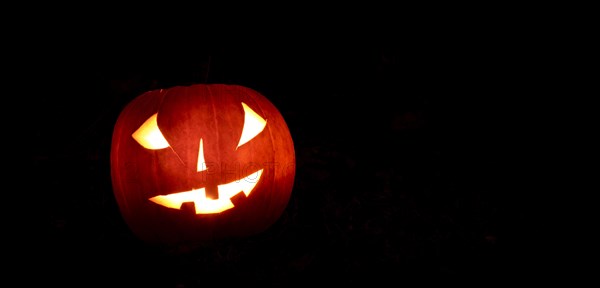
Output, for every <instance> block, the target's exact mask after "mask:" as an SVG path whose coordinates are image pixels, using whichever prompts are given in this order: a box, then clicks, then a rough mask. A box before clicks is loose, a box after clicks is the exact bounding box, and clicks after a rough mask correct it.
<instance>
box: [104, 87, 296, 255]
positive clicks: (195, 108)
mask: <svg viewBox="0 0 600 288" xmlns="http://www.w3.org/2000/svg"><path fill="white" fill-rule="evenodd" d="M110 165H111V178H112V184H113V192H114V195H115V197H116V200H117V203H118V205H119V209H120V211H121V214H122V216H123V218H124V220H125V221H126V223H127V224H128V226H129V227H130V228H131V230H132V231H133V232H134V234H135V235H137V236H138V237H139V238H141V239H142V240H144V241H147V242H149V243H152V244H178V243H185V242H197V241H205V240H216V239H222V238H229V237H245V236H249V235H253V234H257V233H259V232H262V231H264V230H266V229H267V228H268V227H269V226H271V225H272V224H273V223H274V222H275V221H276V220H277V219H278V218H279V217H280V216H281V214H282V213H283V211H284V209H285V208H286V206H287V203H288V201H289V198H290V196H291V191H292V186H293V182H294V175H295V154H294V145H293V141H292V137H291V135H290V132H289V129H288V126H287V124H286V123H285V121H284V119H283V117H282V115H281V114H280V112H279V111H278V110H277V108H276V107H275V106H274V105H273V104H272V103H271V102H270V101H269V100H268V99H267V98H266V97H264V96H263V95H261V94H260V93H258V92H256V91H254V90H252V89H249V88H246V87H243V86H238V85H225V84H196V85H190V86H177V87H172V88H169V89H160V90H154V91H149V92H146V93H143V94H142V95H140V96H138V97H137V98H135V99H134V100H133V101H131V102H130V103H129V104H128V105H127V106H125V108H124V109H123V111H121V113H120V115H119V117H118V119H117V121H116V123H115V127H114V131H113V138H112V143H111V163H110Z"/></svg>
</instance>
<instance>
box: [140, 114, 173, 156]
mask: <svg viewBox="0 0 600 288" xmlns="http://www.w3.org/2000/svg"><path fill="white" fill-rule="evenodd" d="M157 116H158V113H155V114H154V115H152V116H150V118H148V120H146V121H145V122H144V124H142V125H141V126H140V128H138V129H137V130H135V132H133V134H131V136H132V137H133V139H135V141H137V142H138V143H140V145H142V146H143V147H144V148H146V149H152V150H158V149H163V148H167V147H169V142H167V139H165V136H163V134H162V133H161V132H160V129H158V123H157V122H156V118H157Z"/></svg>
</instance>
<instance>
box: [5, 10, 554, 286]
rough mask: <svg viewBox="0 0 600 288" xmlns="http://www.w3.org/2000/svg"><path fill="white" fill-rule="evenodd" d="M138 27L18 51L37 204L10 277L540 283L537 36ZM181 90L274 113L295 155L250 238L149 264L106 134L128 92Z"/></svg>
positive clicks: (410, 26) (481, 27) (51, 35)
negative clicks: (212, 86) (217, 92)
mask: <svg viewBox="0 0 600 288" xmlns="http://www.w3.org/2000/svg"><path fill="white" fill-rule="evenodd" d="M440 15H441V14H440ZM125 16H127V15H125ZM141 16H143V15H138V17H137V18H135V19H136V21H133V20H132V21H131V23H133V24H131V23H129V24H128V25H126V26H125V25H116V24H114V23H112V22H111V21H106V22H102V24H99V23H95V24H94V25H86V26H85V29H84V30H83V31H85V33H81V32H80V31H81V30H79V29H78V28H76V27H75V26H76V23H74V21H65V22H60V21H57V22H59V23H60V24H54V25H50V26H47V27H44V26H43V25H40V26H39V27H37V30H36V31H35V32H36V33H35V34H34V35H33V36H30V39H29V41H31V42H29V43H30V45H28V47H30V48H31V50H30V52H28V53H26V54H27V56H25V57H23V58H22V59H26V63H29V65H26V66H27V68H26V69H23V68H21V69H23V71H19V73H21V74H23V75H24V76H25V77H24V78H25V79H27V80H28V82H35V83H36V84H37V85H35V87H32V86H27V85H20V86H19V88H20V89H19V91H21V93H25V94H27V93H32V94H33V91H34V90H33V89H35V94H36V96H37V97H35V102H36V105H33V106H31V105H28V106H26V107H33V108H29V109H27V110H26V111H25V112H26V113H29V115H35V118H34V119H35V121H34V122H32V123H34V124H35V125H32V126H30V127H31V129H30V130H28V135H26V136H28V137H33V140H34V141H30V142H29V141H28V143H31V147H29V146H27V147H29V148H30V150H29V151H31V153H30V154H29V155H31V157H30V160H31V161H30V163H28V164H27V165H28V166H29V167H33V170H34V171H35V172H36V175H35V180H34V181H31V180H29V181H28V180H24V181H25V183H26V184H27V185H28V186H29V187H33V189H32V191H34V196H35V199H33V197H31V198H30V197H27V198H28V199H29V201H26V202H25V204H24V205H25V206H27V207H35V208H32V209H35V213H33V215H35V216H33V218H34V222H33V224H32V226H30V227H33V228H31V229H29V228H27V229H25V230H26V231H24V232H26V233H24V234H17V235H21V236H17V237H15V238H17V241H19V242H22V243H26V249H25V250H27V251H33V253H30V254H29V253H28V254H26V255H27V256H23V257H27V260H25V261H22V262H20V264H22V265H23V267H25V268H26V269H36V270H37V269H39V271H43V272H44V273H45V274H44V275H45V276H44V278H43V279H22V281H25V282H27V281H32V280H39V281H41V282H44V283H57V284H73V285H77V286H82V287H86V286H89V285H92V284H102V285H103V286H110V287H114V286H115V285H120V284H124V285H132V286H139V287H202V286H205V285H206V284H205V283H206V282H210V283H219V282H218V281H224V283H226V284H236V285H245V284H262V285H265V286H305V285H316V284H317V283H331V284H336V285H362V284H368V283H371V281H379V282H382V283H383V282H389V283H402V282H403V281H409V280H414V279H418V280H420V281H429V280H431V279H433V280H439V279H453V278H459V279H462V280H475V281H476V282H478V281H479V280H477V279H487V281H492V282H497V281H504V280H509V281H511V280H512V279H517V278H518V277H528V276H532V275H537V274H536V273H534V270H535V269H532V267H539V266H536V265H538V264H539V263H540V262H543V260H544V259H546V258H545V257H548V258H549V256H547V255H546V254H545V253H544V251H545V248H546V246H544V244H541V243H540V242H543V240H540V239H534V238H532V236H533V235H534V234H536V232H537V231H538V230H540V229H541V227H542V226H543V225H546V224H544V223H540V222H536V221H535V220H531V218H528V217H526V214H528V213H529V212H530V211H531V210H532V206H538V205H540V204H536V202H535V201H539V199H538V198H536V197H538V196H539V195H538V192H537V191H535V189H533V188H532V187H531V186H528V185H529V184H527V183H526V182H520V181H521V180H522V179H523V178H531V177H533V175H531V173H530V170H529V168H530V166H531V165H532V163H533V162H534V160H537V158H535V156H533V154H535V153H532V151H535V149H536V147H534V146H535V144H534V143H532V142H529V140H530V139H534V138H535V134H536V133H541V132H539V130H535V129H531V128H532V126H531V124H530V122H525V121H523V120H522V119H523V116H527V115H530V114H531V112H532V108H531V107H532V106H531V105H530V104H531V103H532V102H535V101H533V100H531V99H530V98H529V97H530V96H531V95H534V96H535V93H532V91H535V88H534V87H533V86H535V85H532V84H531V83H536V82H537V81H538V80H539V79H537V76H536V74H535V73H534V72H533V71H534V70H538V69H540V65H542V66H541V67H545V66H544V65H548V64H544V63H543V61H539V59H540V58H543V56H542V55H543V53H540V51H539V50H537V47H538V46H536V45H534V44H533V43H534V42H535V37H536V36H535V35H537V34H535V33H529V32H531V31H532V30H533V28H523V27H522V26H519V25H517V26H512V25H510V23H513V22H511V21H508V20H507V19H505V18H503V17H500V16H497V17H495V18H492V19H489V18H487V16H489V15H487V14H484V15H482V16H481V17H474V18H469V19H468V20H464V19H462V20H461V19H457V18H454V17H450V16H447V15H446V16H445V17H444V18H436V17H430V18H419V17H415V18H411V20H400V21H397V22H396V21H391V22H390V23H387V22H386V23H371V24H373V25H371V26H365V25H364V23H365V22H368V21H364V22H361V21H357V22H354V21H349V22H350V23H351V24H336V21H333V20H331V21H326V22H327V23H328V25H317V24H315V23H313V25H314V26H311V27H315V28H307V27H308V26H307V25H309V24H308V23H312V22H310V21H308V20H310V19H312V18H307V19H305V20H306V22H300V21H299V22H295V23H294V25H290V27H287V26H286V27H281V28H277V25H276V24H275V23H274V21H265V24H264V26H262V25H261V26H258V27H254V26H252V28H248V27H246V28H244V25H239V26H236V28H235V29H232V30H226V31H223V32H222V30H221V29H222V26H221V25H219V24H215V23H211V25H207V24H204V23H202V24H200V23H198V24H196V25H190V24H189V23H186V25H181V26H176V25H173V26H175V27H173V26H168V28H167V27H165V26H163V25H162V24H156V23H157V22H154V21H152V23H153V24H149V22H150V21H148V22H147V21H144V20H148V19H145V18H144V17H141ZM386 17H387V16H386ZM82 18H85V17H82ZM124 18H127V17H124ZM148 18H150V17H149V16H148ZM175 18H177V17H175ZM248 18H250V19H251V18H252V17H248ZM282 18H285V17H282ZM300 18H301V17H300ZM300 18H299V19H300ZM244 19H245V18H244ZM324 19H329V18H327V17H323V18H322V21H324ZM239 21H241V22H243V21H242V20H239ZM92 22H93V21H92ZM292 22H293V21H292ZM159 23H161V22H159ZM219 23H220V22H219ZM109 24H113V25H111V26H110V27H108V26H109ZM513 24H514V23H513ZM223 25H225V24H223ZM184 26H185V27H184ZM267 27H268V28H267ZM527 27H531V26H527ZM190 28H197V29H190ZM266 28H267V29H266ZM265 29H266V30H268V31H265ZM223 30H224V29H223ZM18 59H21V58H17V59H15V60H18ZM194 83H227V84H238V85H243V86H247V87H249V88H252V89H255V90H257V91H259V92H260V93H261V94H263V95H265V96H266V97H267V98H269V99H270V100H271V101H272V102H273V103H274V104H275V105H276V106H277V107H278V108H279V110H280V112H281V113H282V114H283V116H284V118H285V119H286V121H287V124H288V126H289V128H290V131H291V134H292V137H293V139H294V143H295V149H296V157H297V166H296V167H297V168H296V169H297V172H296V179H295V184H294V189H293V192H292V193H293V194H292V198H291V199H290V202H289V205H288V207H287V209H286V211H285V213H284V214H283V215H282V216H281V218H280V220H279V221H278V222H277V223H276V224H275V225H273V226H272V227H271V228H270V229H269V230H268V231H265V232H264V233H261V234H260V235H256V236H255V237H249V238H245V239H233V240H231V239H230V240H223V241H216V242H215V243H205V244H204V245H199V246H197V247H189V246H185V247H178V249H171V250H168V251H164V250H159V249H154V248H152V247H148V246H147V245H145V244H144V243H142V242H141V241H139V240H138V239H136V238H135V237H134V236H133V235H132V234H131V232H130V231H129V230H128V228H127V227H126V225H125V223H124V221H123V219H122V218H121V216H120V214H119V211H118V207H117V205H116V202H115V199H114V196H113V194H112V187H111V179H110V167H109V166H110V163H109V154H110V141H111V134H112V128H113V125H114V123H115V121H116V118H117V117H118V113H119V112H120V111H121V109H122V108H123V107H124V105H126V104H127V103H128V102H129V101H131V100H132V99H133V98H135V97H136V96H138V95H139V94H141V93H142V92H144V91H147V90H151V89H157V88H168V87H172V86H175V85H189V84H194ZM22 99H25V100H27V99H26V98H22ZM532 136H533V137H532ZM523 155H529V157H523ZM28 169H30V168H28ZM27 171H30V170H27ZM32 202H33V203H32ZM537 203H539V202H537ZM541 206H543V205H541ZM29 217H32V216H31V215H30V216H29ZM540 218H543V216H537V218H535V219H536V220H539V219H540ZM19 228H21V229H23V226H20V227H19ZM15 234H16V233H15ZM540 259H542V261H540ZM368 285H370V284H368Z"/></svg>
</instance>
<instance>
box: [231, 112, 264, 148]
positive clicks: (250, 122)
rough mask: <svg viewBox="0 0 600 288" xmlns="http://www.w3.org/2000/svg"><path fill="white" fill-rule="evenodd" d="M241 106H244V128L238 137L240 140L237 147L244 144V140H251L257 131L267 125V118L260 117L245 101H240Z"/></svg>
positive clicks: (260, 130)
mask: <svg viewBox="0 0 600 288" xmlns="http://www.w3.org/2000/svg"><path fill="white" fill-rule="evenodd" d="M242 107H244V128H243V130H242V137H240V142H239V143H238V145H237V147H240V146H242V145H244V144H245V143H246V142H248V141H250V140H252V138H254V137H256V135H258V133H260V132H262V130H263V129H265V126H266V125H267V120H265V119H264V118H262V117H260V115H258V114H257V113H256V112H254V110H252V109H250V107H248V105H246V103H244V102H242Z"/></svg>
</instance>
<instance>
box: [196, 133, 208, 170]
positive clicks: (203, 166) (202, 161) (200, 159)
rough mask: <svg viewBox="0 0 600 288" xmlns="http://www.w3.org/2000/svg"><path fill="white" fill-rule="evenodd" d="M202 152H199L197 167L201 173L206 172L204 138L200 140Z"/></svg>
mask: <svg viewBox="0 0 600 288" xmlns="http://www.w3.org/2000/svg"><path fill="white" fill-rule="evenodd" d="M199 150H200V151H198V165H197V166H196V167H197V168H196V171H198V172H201V171H204V170H206V159H205V158H204V144H203V143H202V138H200V148H199Z"/></svg>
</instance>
